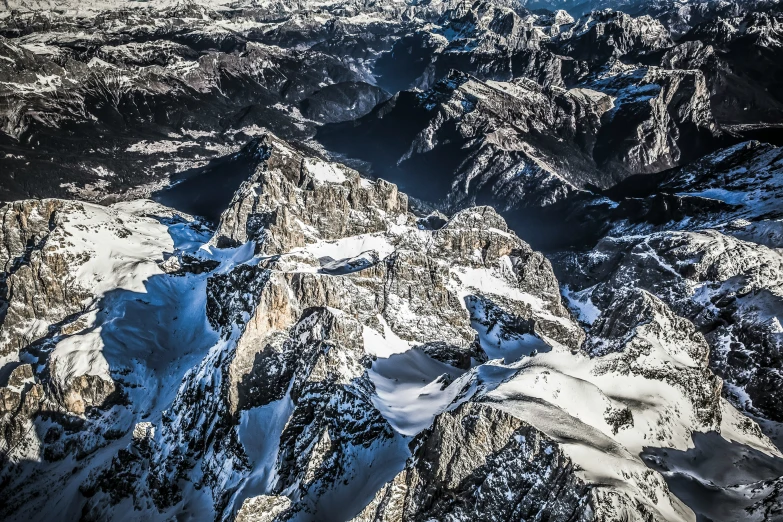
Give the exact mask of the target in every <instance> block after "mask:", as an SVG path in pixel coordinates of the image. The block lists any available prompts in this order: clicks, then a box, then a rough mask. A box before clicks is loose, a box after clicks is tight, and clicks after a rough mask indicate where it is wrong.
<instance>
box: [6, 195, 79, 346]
mask: <svg viewBox="0 0 783 522" xmlns="http://www.w3.org/2000/svg"><path fill="white" fill-rule="evenodd" d="M77 208H78V203H70V202H64V201H59V200H43V201H24V202H19V203H13V204H9V205H6V206H5V207H3V208H2V209H0V213H2V216H3V218H2V220H3V226H2V229H1V230H0V244H2V254H0V265H2V266H3V272H2V274H0V292H2V296H0V355H8V354H10V353H14V352H17V351H19V350H20V349H22V348H25V347H26V346H28V345H29V344H31V343H33V342H35V341H37V340H39V339H41V338H42V337H44V336H46V335H47V334H48V330H47V328H46V327H47V326H49V325H54V324H55V323H59V322H60V321H62V320H64V319H65V318H66V317H68V316H69V315H71V314H73V313H75V312H78V311H80V310H81V307H82V301H83V300H84V299H85V298H87V297H89V293H88V292H87V291H86V290H85V289H83V288H80V287H79V285H78V284H77V283H76V282H74V281H73V277H72V276H71V275H70V270H72V269H73V268H74V267H75V266H78V264H79V263H80V261H81V262H83V261H84V260H80V259H79V258H78V256H74V255H70V254H69V253H68V252H67V251H64V249H63V248H61V247H62V246H63V245H65V244H67V242H68V239H67V236H66V235H65V233H64V232H63V229H62V228H63V227H62V221H61V220H62V219H63V215H64V214H67V213H68V212H69V211H73V210H75V209H77Z"/></svg>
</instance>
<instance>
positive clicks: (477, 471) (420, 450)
mask: <svg viewBox="0 0 783 522" xmlns="http://www.w3.org/2000/svg"><path fill="white" fill-rule="evenodd" d="M411 445H412V447H413V455H412V457H411V460H410V461H409V463H408V465H407V466H406V469H405V470H404V471H403V472H401V473H400V474H399V475H397V476H396V477H395V478H394V480H393V481H391V482H390V483H389V484H387V485H386V486H385V487H384V488H383V489H381V491H379V492H378V494H377V495H376V497H375V499H374V500H373V501H372V502H371V503H370V504H369V505H368V506H367V507H366V508H365V510H364V511H362V513H361V514H360V515H359V516H357V517H356V518H354V519H353V520H355V521H392V520H430V519H433V518H434V519H437V520H447V519H462V518H467V517H470V518H472V519H475V520H497V519H522V520H527V519H531V518H532V519H535V518H536V517H539V518H542V519H547V520H557V521H581V520H592V519H593V518H592V516H591V515H590V513H591V509H590V507H588V506H589V504H590V488H589V487H588V486H587V485H586V484H585V483H584V482H582V481H581V480H580V479H579V478H578V477H577V476H576V475H575V473H574V466H573V464H572V463H571V461H570V459H569V458H568V457H567V456H565V455H564V454H563V453H562V452H561V451H560V449H559V448H558V446H557V444H556V443H555V442H554V441H552V440H551V439H549V438H548V437H546V436H545V435H543V434H542V433H541V432H539V431H538V430H536V429H535V428H534V427H532V426H530V425H528V424H527V423H525V422H523V421H520V420H518V419H516V418H514V417H513V416H511V415H509V414H508V413H505V412H502V411H500V410H498V409H495V408H493V407H492V406H491V405H488V404H471V403H466V404H463V405H462V406H460V407H458V408H456V409H455V410H453V411H450V412H447V413H444V414H442V415H440V416H439V417H438V418H437V420H436V421H435V423H434V424H433V426H432V427H431V428H430V429H428V430H426V431H425V432H423V433H421V434H420V435H419V436H418V437H417V438H416V439H415V440H414V441H413V442H411Z"/></svg>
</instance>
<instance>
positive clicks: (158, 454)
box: [2, 135, 777, 521]
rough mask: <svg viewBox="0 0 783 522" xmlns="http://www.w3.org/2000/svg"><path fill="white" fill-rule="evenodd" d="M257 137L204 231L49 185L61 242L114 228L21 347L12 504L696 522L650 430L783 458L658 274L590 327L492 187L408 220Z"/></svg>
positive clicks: (15, 379)
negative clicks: (667, 295) (223, 205)
mask: <svg viewBox="0 0 783 522" xmlns="http://www.w3.org/2000/svg"><path fill="white" fill-rule="evenodd" d="M257 145H258V147H257V152H258V156H259V158H261V159H260V163H259V166H258V168H257V169H256V171H255V173H254V174H253V175H252V176H251V177H250V178H249V179H248V180H247V181H245V182H244V183H243V184H242V186H241V187H240V188H239V190H238V191H237V193H236V194H235V196H234V198H233V201H232V202H231V204H230V205H229V208H228V209H227V210H226V211H225V212H224V213H223V215H222V217H221V220H220V223H219V224H218V225H217V229H216V231H215V232H214V233H213V234H208V233H206V231H205V229H203V228H202V227H201V226H200V225H199V224H198V222H193V221H188V219H190V218H187V217H184V218H183V217H178V216H177V215H175V214H173V213H172V212H171V211H170V210H167V209H166V208H164V207H161V206H160V205H157V204H154V203H152V202H135V203H132V204H131V203H125V204H120V205H118V206H114V207H110V208H105V207H97V206H94V205H89V204H80V205H71V204H67V203H65V202H59V201H52V202H47V203H45V208H49V207H56V208H57V209H58V214H57V215H58V216H59V217H58V219H59V221H58V220H55V221H54V223H55V225H54V226H52V227H51V230H50V227H49V225H47V226H46V227H45V230H47V231H49V236H47V237H48V239H47V241H48V243H46V244H48V245H49V248H50V249H53V247H54V245H55V243H52V241H53V238H55V237H57V235H56V231H57V230H58V227H64V230H67V231H70V232H69V233H70V234H71V235H68V234H65V233H63V236H62V237H64V238H69V239H68V240H66V244H67V248H66V246H65V245H61V244H59V243H58V245H59V246H58V248H63V249H65V250H67V251H68V252H69V253H71V255H76V253H77V252H87V251H90V250H89V249H90V248H91V245H94V244H97V243H93V242H91V241H97V239H95V238H93V237H92V236H93V235H96V234H98V235H100V240H101V241H102V243H101V244H103V245H110V246H109V248H108V249H104V250H98V251H95V250H93V251H92V253H93V257H91V258H90V259H88V260H85V261H84V264H83V265H71V266H70V270H71V272H69V273H74V274H75V276H74V277H76V278H77V279H78V277H80V276H81V274H84V273H90V274H91V279H90V280H91V281H93V282H97V283H100V284H97V283H95V284H94V285H93V286H92V287H88V286H85V287H84V288H86V289H88V290H90V291H91V292H92V296H93V297H92V301H89V300H88V302H89V303H90V304H88V305H87V306H86V307H85V308H83V309H82V310H79V311H77V312H76V313H75V315H74V316H73V317H71V318H69V321H68V322H66V323H64V325H58V326H56V327H55V328H54V329H52V330H50V331H49V332H48V334H47V336H46V337H45V339H44V343H43V345H44V346H46V347H47V348H46V349H45V350H44V349H40V348H38V346H40V345H41V343H32V344H31V343H27V344H25V345H24V346H22V347H21V349H20V350H19V352H18V355H15V357H16V358H17V360H18V361H19V363H17V364H18V366H16V368H15V369H14V370H13V372H12V374H11V375H10V377H9V379H8V381H7V385H6V386H5V387H4V388H3V395H2V397H3V405H4V408H5V409H4V413H3V417H2V419H3V420H2V422H3V434H4V437H5V439H4V440H5V443H6V448H8V449H7V450H6V451H7V453H6V459H7V463H8V465H7V466H6V468H5V470H6V471H5V475H4V477H5V478H4V480H5V482H4V486H3V491H4V495H7V496H8V498H12V499H14V501H13V502H12V503H10V504H8V505H7V506H5V507H4V510H5V511H4V514H5V515H7V516H9V517H11V518H20V517H26V518H31V519H36V518H37V517H39V518H40V517H43V518H45V517H47V516H49V511H47V510H48V509H49V508H44V507H43V506H42V505H40V504H38V500H36V499H37V498H38V497H36V494H35V492H36V491H40V488H41V487H47V488H49V489H50V491H51V496H50V498H49V499H47V506H56V509H60V510H62V511H63V512H65V513H76V512H79V513H81V516H82V517H84V518H86V519H88V520H99V519H106V518H112V519H125V518H128V519H135V518H138V517H143V518H147V519H149V518H166V517H170V516H174V515H176V514H178V513H184V512H188V511H191V510H192V509H195V507H196V506H200V507H199V509H201V510H203V512H204V513H207V514H205V515H204V518H214V519H230V518H232V517H237V519H239V520H243V519H246V520H255V519H259V518H261V519H264V517H266V519H268V520H309V519H311V518H312V517H315V516H325V514H328V516H329V517H331V518H334V519H344V520H349V519H355V520H398V519H405V520H408V519H410V520H425V519H430V518H455V519H457V518H464V517H472V518H479V519H481V520H494V519H497V518H498V517H500V518H508V517H522V518H530V517H535V516H540V517H549V518H550V519H553V520H573V521H577V520H579V521H582V520H614V519H616V517H618V516H632V517H644V518H647V519H650V520H692V518H693V513H692V512H691V511H690V509H689V508H688V507H686V506H685V505H683V504H682V503H681V502H680V501H679V500H678V498H677V497H676V496H675V495H673V494H672V492H671V491H670V490H669V489H668V487H667V485H666V482H665V480H664V476H663V475H661V474H659V472H657V471H653V470H651V469H650V468H648V467H647V465H646V464H645V461H644V460H643V459H642V457H641V456H640V455H642V454H643V453H644V452H647V451H649V449H648V448H649V447H652V448H656V447H664V448H679V449H682V450H683V451H685V450H686V449H687V448H688V447H689V445H690V444H691V437H692V435H693V434H694V433H697V432H720V433H724V434H725V436H726V437H730V439H731V440H733V441H740V443H741V444H742V445H743V447H750V448H755V449H754V451H759V452H762V453H763V454H765V455H770V457H768V458H771V459H775V458H777V457H776V455H777V450H776V449H775V448H774V446H773V445H772V444H771V443H770V442H769V440H768V439H766V437H764V436H763V435H762V434H761V432H760V431H759V430H758V427H757V426H756V425H755V424H754V423H753V422H752V421H748V420H747V419H745V418H743V417H741V416H740V415H739V413H738V412H737V411H736V410H734V408H733V407H732V406H730V405H729V404H728V403H727V402H726V401H725V400H723V399H722V398H721V396H720V388H721V381H720V380H719V379H718V378H717V377H715V376H714V375H713V374H712V372H711V371H710V370H709V369H708V368H707V365H708V359H709V348H708V343H707V341H706V340H705V338H704V337H703V336H702V335H701V334H700V333H698V332H697V331H696V329H695V327H694V325H693V323H691V322H690V321H688V320H687V319H684V318H682V317H680V316H677V315H675V314H674V313H673V312H672V310H671V309H670V308H669V307H668V306H667V304H666V303H665V302H664V301H661V300H660V299H658V298H656V297H655V296H654V295H652V294H651V293H649V292H645V291H642V290H639V291H631V292H627V291H619V290H618V291H616V292H614V293H610V292H608V291H607V292H606V299H605V302H604V301H600V302H599V301H598V298H597V295H598V293H597V292H596V293H595V296H596V297H594V300H595V302H596V304H597V305H598V306H600V307H601V309H602V310H603V312H600V315H599V316H598V317H597V318H595V320H594V322H593V324H592V328H590V331H589V335H587V336H586V335H585V332H584V330H583V328H582V327H581V326H580V324H579V323H578V322H577V321H576V320H575V319H574V318H573V317H572V315H571V312H570V311H569V310H568V309H567V308H566V307H565V306H564V305H563V303H562V302H561V296H560V288H559V284H558V280H557V279H556V278H555V275H554V273H553V270H552V266H551V265H550V263H549V261H547V259H546V258H545V257H543V256H542V255H541V254H539V253H537V252H535V251H533V250H532V249H531V248H530V247H529V246H528V245H527V244H526V243H525V242H523V241H522V240H520V239H519V238H518V237H517V236H516V235H515V234H514V233H513V232H511V231H510V230H509V229H508V227H507V225H506V223H505V221H504V220H503V219H502V218H501V217H500V216H499V215H498V214H497V213H496V212H495V211H493V210H492V209H490V208H488V207H474V208H468V209H465V210H463V211H461V212H458V213H456V214H455V215H453V216H451V217H450V218H444V217H443V216H440V215H437V214H432V215H429V216H424V217H421V216H419V217H417V216H416V215H414V214H412V213H411V212H410V211H409V209H408V199H407V197H406V196H405V195H404V194H402V193H401V192H399V191H398V189H397V187H396V186H394V185H392V184H390V183H387V182H385V181H380V180H379V181H368V180H364V179H362V178H360V176H359V175H358V174H357V173H356V172H355V171H353V170H351V169H350V168H347V167H345V166H343V165H340V164H336V163H330V162H328V161H325V160H323V159H321V158H318V157H316V156H314V155H312V154H311V153H309V152H306V151H305V150H303V149H299V148H296V147H293V146H292V145H290V144H288V143H286V142H284V141H282V140H280V139H279V138H276V137H274V136H271V135H269V136H266V137H264V138H263V139H261V140H259V142H258V144H257ZM20 205H21V206H20ZM20 205H17V206H16V207H15V208H24V206H25V205H28V204H27V203H25V204H20ZM86 220H89V221H86ZM28 221H32V220H28ZM22 222H23V221H22V220H17V222H16V224H15V225H14V226H15V227H17V228H15V229H13V231H11V232H6V237H22V234H28V235H30V234H32V233H31V232H25V231H26V230H33V228H31V227H29V226H28V227H27V228H22V227H21V226H20V225H19V224H18V223H22ZM87 224H89V227H87ZM69 227H71V228H69ZM6 229H7V230H11V228H9V227H7V228H6ZM83 229H87V230H89V231H90V233H89V234H87V235H85V236H77V235H76V232H75V231H78V230H83ZM126 231H127V232H126ZM109 233H111V234H113V236H108V235H107V236H105V237H104V235H103V234H109ZM109 237H111V238H114V239H112V240H111V241H112V242H105V241H108V238H109ZM9 244H11V243H10V242H9ZM17 244H18V242H17ZM80 249H81V250H80ZM145 249H146V250H145ZM105 250H110V251H111V252H106V251H105ZM123 253H125V254H124V255H126V256H130V255H131V253H132V254H133V256H134V257H133V258H130V257H127V258H126V257H122V255H123ZM110 254H111V255H110ZM99 261H100V263H108V262H111V263H112V264H111V265H103V264H100V263H99ZM107 266H108V267H110V268H111V270H110V272H97V270H98V268H99V267H103V268H107ZM108 273H111V274H112V279H110V280H108V279H102V278H101V274H108ZM624 273H627V271H626V272H624ZM93 274H95V275H97V277H93ZM12 277H13V275H12ZM82 281H84V280H82ZM14 295H15V294H13V295H11V298H10V299H11V302H13V299H14ZM23 344H24V343H23ZM15 353H16V352H15ZM33 357H38V358H39V359H38V362H37V363H35V364H29V363H26V362H25V361H30V360H31V359H32V358H33ZM153 390H156V391H154V392H153ZM73 453H76V454H77V455H78V458H79V462H80V464H79V465H77V466H76V469H75V471H74V468H73V466H72V465H70V464H69V463H70V462H71V457H70V456H69V455H70V454H73ZM738 458H740V456H739V454H738V455H734V454H731V455H730V456H729V458H728V459H727V464H726V465H727V466H734V465H735V461H736V459H738ZM762 475H763V476H762ZM767 478H769V477H767V476H766V475H764V474H763V473H762V474H761V475H759V474H754V475H752V477H749V478H748V479H747V480H746V482H745V483H750V482H752V481H753V480H766V479H767ZM69 488H78V491H79V493H78V494H77V495H76V496H74V495H72V494H70V493H68V492H69V491H70V489H69ZM128 508H132V509H130V510H129V509H128Z"/></svg>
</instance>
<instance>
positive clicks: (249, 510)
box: [235, 495, 291, 522]
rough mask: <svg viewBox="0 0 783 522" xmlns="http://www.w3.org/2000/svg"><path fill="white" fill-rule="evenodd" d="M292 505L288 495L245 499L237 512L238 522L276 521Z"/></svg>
mask: <svg viewBox="0 0 783 522" xmlns="http://www.w3.org/2000/svg"><path fill="white" fill-rule="evenodd" d="M290 505H291V501H290V500H288V497H273V496H268V495H261V496H258V497H253V498H249V499H247V500H245V501H244V502H243V503H242V507H241V508H240V509H239V512H238V513H237V517H236V519H235V520H236V521H237V522H275V520H277V519H278V516H279V515H280V514H282V513H283V512H285V510H286V509H288V508H289V507H290Z"/></svg>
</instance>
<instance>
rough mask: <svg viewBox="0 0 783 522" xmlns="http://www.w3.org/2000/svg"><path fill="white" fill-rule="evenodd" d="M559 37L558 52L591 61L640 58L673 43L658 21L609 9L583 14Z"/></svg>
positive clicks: (603, 61) (599, 62) (600, 61)
mask: <svg viewBox="0 0 783 522" xmlns="http://www.w3.org/2000/svg"><path fill="white" fill-rule="evenodd" d="M560 39H561V41H562V43H561V44H560V47H559V51H560V52H562V53H563V54H567V55H569V56H572V57H574V58H577V59H580V60H584V61H587V62H591V63H594V64H596V63H597V64H603V63H605V62H606V61H607V60H609V59H610V58H614V59H619V58H621V57H626V58H639V57H640V56H643V55H645V54H648V53H651V52H654V51H657V50H659V49H665V48H667V47H670V46H671V44H672V42H671V36H670V34H669V31H668V30H667V29H666V28H665V27H664V26H663V24H661V23H660V22H659V21H658V20H655V19H653V18H651V17H649V16H640V17H638V18H634V17H633V16H630V15H628V14H625V13H622V12H619V11H613V10H611V9H606V10H603V11H593V12H592V13H589V14H586V15H585V16H583V17H581V18H580V19H578V20H577V22H576V24H574V25H573V26H572V27H570V28H569V29H568V30H567V32H564V33H561V35H560Z"/></svg>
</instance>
